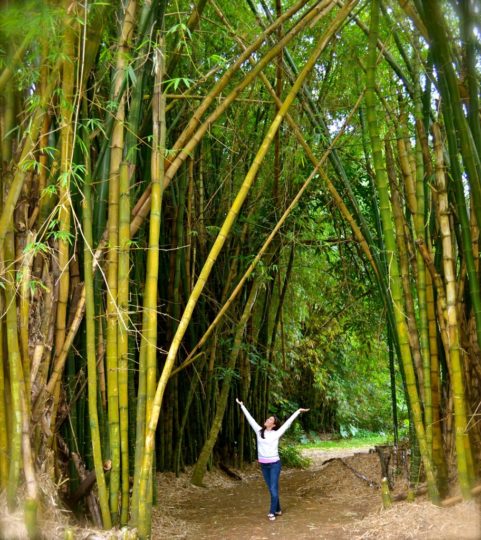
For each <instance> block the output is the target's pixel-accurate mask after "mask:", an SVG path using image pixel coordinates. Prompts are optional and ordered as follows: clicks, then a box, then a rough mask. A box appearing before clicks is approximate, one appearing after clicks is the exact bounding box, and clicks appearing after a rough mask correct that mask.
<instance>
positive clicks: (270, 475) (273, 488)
mask: <svg viewBox="0 0 481 540" xmlns="http://www.w3.org/2000/svg"><path fill="white" fill-rule="evenodd" d="M261 469H262V475H263V476H264V480H265V481H266V484H267V487H268V488H269V493H270V495H271V508H270V510H269V514H275V513H276V512H280V511H281V503H280V502H279V476H280V474H281V462H280V461H276V462H274V463H261Z"/></svg>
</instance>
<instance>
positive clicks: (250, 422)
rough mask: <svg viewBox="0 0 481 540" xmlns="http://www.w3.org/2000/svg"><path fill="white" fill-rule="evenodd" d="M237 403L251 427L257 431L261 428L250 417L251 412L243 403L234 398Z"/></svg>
mask: <svg viewBox="0 0 481 540" xmlns="http://www.w3.org/2000/svg"><path fill="white" fill-rule="evenodd" d="M235 400H236V401H237V403H238V404H239V405H240V408H241V410H242V412H243V413H244V416H245V417H246V418H247V421H248V422H249V424H250V426H251V428H252V429H253V430H254V431H255V432H256V433H258V432H259V431H260V430H261V429H262V428H261V426H260V425H259V424H258V423H257V422H256V421H255V420H254V418H252V416H251V413H250V412H249V411H248V410H247V409H246V408H245V406H244V403H242V401H240V400H239V399H238V398H236V399H235Z"/></svg>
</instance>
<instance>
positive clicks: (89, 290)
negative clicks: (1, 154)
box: [82, 155, 112, 529]
mask: <svg viewBox="0 0 481 540" xmlns="http://www.w3.org/2000/svg"><path fill="white" fill-rule="evenodd" d="M86 161H87V175H86V177H85V183H84V194H83V195H84V197H83V201H82V209H83V234H84V239H85V242H84V282H85V314H86V316H85V324H86V334H87V335H86V341H87V343H86V353H87V371H88V377H87V381H88V407H89V426H90V438H91V442H92V455H93V462H94V469H95V476H96V479H97V488H98V497H99V504H100V511H101V513H102V523H103V526H104V528H105V529H110V528H111V527H112V519H111V516H110V508H109V496H108V491H107V484H106V481H105V476H104V465H103V460H102V449H101V442H100V426H99V416H98V405H97V392H98V388H97V358H96V346H95V299H94V280H93V265H92V258H93V257H92V245H93V234H92V188H91V177H90V160H89V157H88V155H87V156H86ZM99 324H102V323H101V322H100V323H99Z"/></svg>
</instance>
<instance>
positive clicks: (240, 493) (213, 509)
mask: <svg viewBox="0 0 481 540" xmlns="http://www.w3.org/2000/svg"><path fill="white" fill-rule="evenodd" d="M368 450H369V449H368V448H363V449H356V450H355V451H356V452H359V451H361V452H367V451H368ZM353 454H354V451H338V450H336V451H328V452H320V451H311V452H308V451H306V455H309V457H310V458H311V459H312V466H311V467H310V468H309V470H297V469H288V470H283V471H282V474H281V483H280V496H281V504H282V508H283V512H284V515H283V516H282V517H280V518H278V519H276V521H275V522H270V521H268V519H267V517H266V514H267V512H268V505H269V496H268V492H267V489H266V486H265V484H264V482H263V480H262V478H261V475H260V473H259V472H258V471H256V472H255V473H253V474H252V475H249V476H248V477H247V478H246V479H245V480H244V481H242V482H236V483H232V484H231V485H230V486H229V487H219V488H216V489H202V488H200V489H197V490H195V491H194V492H192V493H191V494H190V496H188V497H186V498H185V499H184V500H183V501H182V500H181V501H180V502H179V505H178V506H177V505H176V510H175V514H176V516H177V517H178V518H180V519H182V520H184V521H185V522H187V524H188V528H189V531H188V532H186V535H185V536H184V538H189V539H195V540H203V539H209V540H224V539H229V540H241V539H242V540H261V539H270V538H276V539H291V538H292V539H309V538H316V539H324V538H326V539H327V538H330V539H333V538H335V539H336V540H337V539H339V540H343V539H344V538H346V539H347V538H350V536H349V534H348V532H346V530H347V531H348V529H349V527H348V526H347V525H348V524H349V523H350V522H352V521H353V520H355V519H360V518H362V517H364V516H365V515H367V514H368V513H369V512H372V511H373V510H375V509H376V508H377V507H378V506H379V497H378V494H377V492H376V491H375V490H373V489H370V490H368V491H370V492H371V493H370V495H371V496H370V497H367V498H364V497H363V498H362V500H359V499H358V498H357V497H355V498H353V499H351V500H350V498H347V499H346V498H345V497H344V496H343V497H339V496H337V495H338V494H334V495H333V494H332V493H331V494H330V493H328V492H325V493H323V492H322V490H321V492H319V490H318V489H312V488H311V487H310V486H314V485H316V484H317V480H318V479H319V475H320V474H321V469H322V463H323V462H324V461H326V460H328V459H331V458H334V457H347V456H352V455H353ZM345 474H346V475H347V476H350V473H349V471H347V470H346V472H345ZM346 526H347V527H346ZM344 527H346V530H344Z"/></svg>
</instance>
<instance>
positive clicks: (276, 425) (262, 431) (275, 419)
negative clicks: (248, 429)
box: [260, 414, 281, 439]
mask: <svg viewBox="0 0 481 540" xmlns="http://www.w3.org/2000/svg"><path fill="white" fill-rule="evenodd" d="M268 418H274V427H273V428H272V429H273V430H274V431H276V430H278V429H279V426H280V425H281V421H280V420H279V418H277V416H276V415H275V414H271V415H270V416H269V417H268ZM265 430H266V427H265V426H263V428H262V429H261V430H260V434H261V437H262V438H263V439H265V437H264V432H265Z"/></svg>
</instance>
